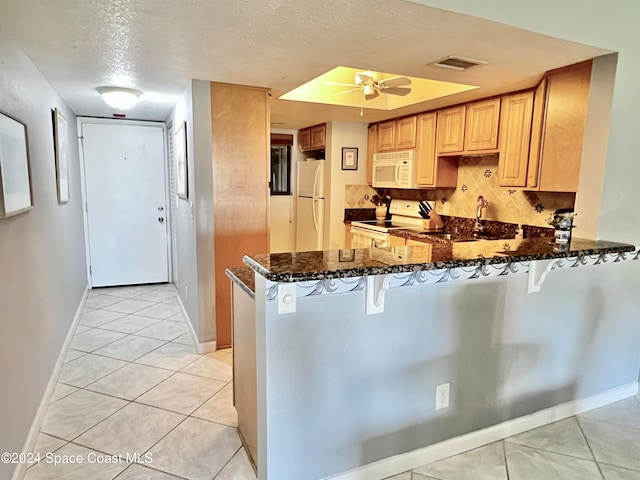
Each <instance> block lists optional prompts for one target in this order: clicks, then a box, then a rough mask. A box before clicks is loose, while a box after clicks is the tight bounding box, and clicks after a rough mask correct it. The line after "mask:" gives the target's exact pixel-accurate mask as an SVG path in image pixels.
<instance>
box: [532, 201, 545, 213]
mask: <svg viewBox="0 0 640 480" xmlns="http://www.w3.org/2000/svg"><path fill="white" fill-rule="evenodd" d="M533 209H534V210H535V211H536V213H542V212H544V205H543V204H541V203H539V202H538V203H536V204H535V205H534V207H533Z"/></svg>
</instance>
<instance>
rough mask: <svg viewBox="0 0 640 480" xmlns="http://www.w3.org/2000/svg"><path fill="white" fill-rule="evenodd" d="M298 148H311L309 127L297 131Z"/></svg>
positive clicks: (301, 149) (303, 149) (304, 149)
mask: <svg viewBox="0 0 640 480" xmlns="http://www.w3.org/2000/svg"><path fill="white" fill-rule="evenodd" d="M298 148H299V149H300V151H302V152H304V151H306V150H310V149H311V129H309V128H303V129H302V130H299V131H298Z"/></svg>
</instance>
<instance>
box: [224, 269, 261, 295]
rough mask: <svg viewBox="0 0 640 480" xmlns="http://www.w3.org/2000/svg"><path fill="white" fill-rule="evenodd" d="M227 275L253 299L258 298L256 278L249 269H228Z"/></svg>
mask: <svg viewBox="0 0 640 480" xmlns="http://www.w3.org/2000/svg"><path fill="white" fill-rule="evenodd" d="M225 273H226V274H227V277H229V278H230V279H231V280H233V281H234V282H235V283H237V284H238V285H240V287H241V288H242V289H243V290H244V291H245V292H247V293H248V294H249V295H250V296H251V297H252V298H254V297H255V296H256V276H255V272H254V271H253V270H251V269H250V268H249V267H241V268H227V269H226V270H225Z"/></svg>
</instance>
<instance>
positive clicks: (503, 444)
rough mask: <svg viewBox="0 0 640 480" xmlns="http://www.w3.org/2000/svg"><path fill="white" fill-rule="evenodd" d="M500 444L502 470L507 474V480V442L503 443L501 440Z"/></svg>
mask: <svg viewBox="0 0 640 480" xmlns="http://www.w3.org/2000/svg"><path fill="white" fill-rule="evenodd" d="M505 440H506V439H505ZM501 442H502V455H504V469H505V472H506V474H507V480H509V461H508V460H507V442H505V441H504V440H501Z"/></svg>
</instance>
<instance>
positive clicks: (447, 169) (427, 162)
mask: <svg viewBox="0 0 640 480" xmlns="http://www.w3.org/2000/svg"><path fill="white" fill-rule="evenodd" d="M436 118H437V114H436V112H430V113H424V114H422V115H418V122H417V134H416V137H417V139H416V157H417V162H418V173H417V183H418V185H420V186H421V187H432V188H436V187H444V188H446V187H455V186H456V184H457V182H458V159H457V158H447V157H443V158H438V156H437V154H436V126H437V125H436V123H437V122H436Z"/></svg>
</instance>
